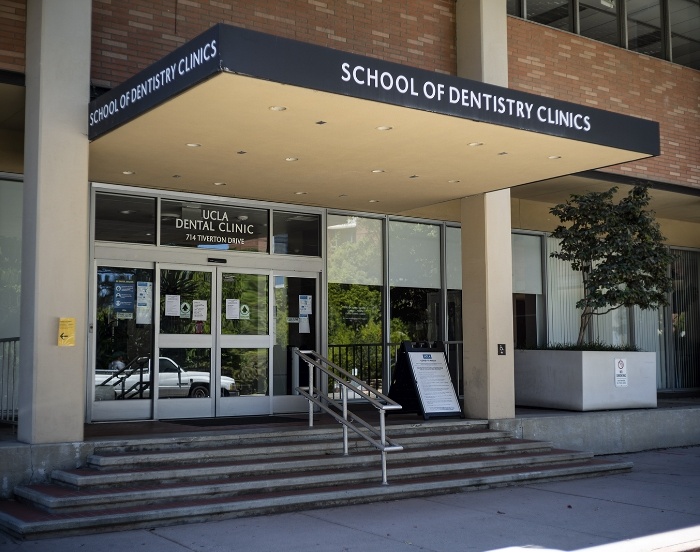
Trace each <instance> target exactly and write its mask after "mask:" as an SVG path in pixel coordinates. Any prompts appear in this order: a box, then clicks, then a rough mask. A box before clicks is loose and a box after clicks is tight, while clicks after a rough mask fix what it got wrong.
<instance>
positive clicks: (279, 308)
mask: <svg viewBox="0 0 700 552" xmlns="http://www.w3.org/2000/svg"><path fill="white" fill-rule="evenodd" d="M319 309H320V301H319V288H318V276H317V275H316V274H299V273H295V272H287V273H283V272H276V273H275V274H274V324H275V332H274V347H273V355H272V356H273V376H272V377H273V392H274V411H275V412H277V413H281V412H303V411H304V410H305V409H307V408H308V407H307V403H306V400H305V399H304V398H303V397H301V395H299V393H298V392H297V391H296V388H297V387H298V386H308V382H309V376H308V368H307V366H306V364H304V363H302V366H299V362H298V357H296V356H295V355H294V354H293V350H294V349H295V348H298V349H301V350H302V351H304V350H313V351H319V331H320V323H319V320H320V314H319Z"/></svg>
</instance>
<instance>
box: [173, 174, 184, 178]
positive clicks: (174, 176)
mask: <svg viewBox="0 0 700 552" xmlns="http://www.w3.org/2000/svg"><path fill="white" fill-rule="evenodd" d="M173 178H182V176H180V175H179V174H174V175H173Z"/></svg>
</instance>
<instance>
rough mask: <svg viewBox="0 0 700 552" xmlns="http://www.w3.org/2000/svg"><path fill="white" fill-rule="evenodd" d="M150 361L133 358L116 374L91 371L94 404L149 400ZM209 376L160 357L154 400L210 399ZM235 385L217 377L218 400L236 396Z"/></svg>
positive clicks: (145, 358)
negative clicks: (219, 388) (219, 390)
mask: <svg viewBox="0 0 700 552" xmlns="http://www.w3.org/2000/svg"><path fill="white" fill-rule="evenodd" d="M150 368H151V359H150V358H149V357H146V356H143V357H137V358H135V359H134V360H132V361H131V362H129V364H127V365H126V367H124V368H122V369H121V370H118V371H113V370H96V371H95V400H96V401H106V400H114V399H145V398H149V397H150V396H151V393H150V390H151V373H150ZM209 388H210V375H209V372H197V371H193V370H186V369H184V368H182V367H180V366H178V364H177V363H176V362H175V361H174V360H172V359H171V358H168V357H160V359H159V365H158V397H159V398H161V399H162V398H166V399H168V398H181V397H193V398H204V397H209V395H210V391H209ZM236 395H238V388H237V387H236V381H235V380H234V379H233V378H230V377H228V376H221V396H222V397H228V396H236Z"/></svg>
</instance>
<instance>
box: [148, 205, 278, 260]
mask: <svg viewBox="0 0 700 552" xmlns="http://www.w3.org/2000/svg"><path fill="white" fill-rule="evenodd" d="M268 226H269V211H267V210H266V209H250V208H242V207H229V206H220V205H210V204H202V203H193V202H191V201H175V200H163V201H162V202H161V214H160V243H161V245H175V246H179V247H197V248H200V249H219V250H236V251H257V252H263V253H264V252H267V246H268Z"/></svg>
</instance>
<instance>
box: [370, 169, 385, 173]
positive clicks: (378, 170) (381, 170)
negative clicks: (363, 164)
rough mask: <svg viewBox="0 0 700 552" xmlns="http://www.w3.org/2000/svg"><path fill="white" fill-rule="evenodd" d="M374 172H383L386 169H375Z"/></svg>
mask: <svg viewBox="0 0 700 552" xmlns="http://www.w3.org/2000/svg"><path fill="white" fill-rule="evenodd" d="M372 172H373V173H375V174H379V173H383V172H384V169H373V170H372Z"/></svg>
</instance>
